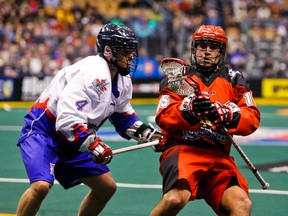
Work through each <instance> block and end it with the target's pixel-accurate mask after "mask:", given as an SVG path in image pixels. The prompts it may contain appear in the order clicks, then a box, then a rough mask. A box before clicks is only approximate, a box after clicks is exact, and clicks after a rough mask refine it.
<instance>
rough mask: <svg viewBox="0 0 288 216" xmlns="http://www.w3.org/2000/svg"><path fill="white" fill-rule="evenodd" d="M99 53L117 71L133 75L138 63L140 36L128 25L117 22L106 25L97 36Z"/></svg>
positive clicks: (124, 74) (123, 74) (121, 73)
mask: <svg viewBox="0 0 288 216" xmlns="http://www.w3.org/2000/svg"><path fill="white" fill-rule="evenodd" d="M97 49H98V52H99V54H100V55H101V56H102V57H103V58H104V59H105V60H106V61H107V62H108V64H109V66H110V67H111V68H113V67H115V68H117V72H118V73H119V74H120V75H122V76H126V75H128V74H129V73H130V74H131V76H133V74H134V73H135V72H136V69H137V65H138V38H137V37H136V35H135V33H134V32H133V31H132V30H131V29H130V28H128V27H127V26H119V25H115V24H106V25H104V26H103V27H102V28H101V30H100V32H99V34H98V38H97Z"/></svg>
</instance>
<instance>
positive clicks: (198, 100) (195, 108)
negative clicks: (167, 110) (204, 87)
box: [180, 91, 213, 118]
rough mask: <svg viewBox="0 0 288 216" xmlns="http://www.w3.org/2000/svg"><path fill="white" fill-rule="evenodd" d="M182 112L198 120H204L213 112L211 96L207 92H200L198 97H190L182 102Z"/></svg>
mask: <svg viewBox="0 0 288 216" xmlns="http://www.w3.org/2000/svg"><path fill="white" fill-rule="evenodd" d="M180 110H181V111H182V112H185V111H186V112H187V111H188V112H189V113H190V114H191V115H192V116H194V117H197V118H204V117H206V115H207V114H208V113H209V112H211V111H212V110H213V107H212V103H211V101H210V97H209V94H208V93H207V92H204V91H203V92H199V93H198V94H197V96H195V95H188V96H187V97H185V98H184V99H183V101H182V104H181V106H180Z"/></svg>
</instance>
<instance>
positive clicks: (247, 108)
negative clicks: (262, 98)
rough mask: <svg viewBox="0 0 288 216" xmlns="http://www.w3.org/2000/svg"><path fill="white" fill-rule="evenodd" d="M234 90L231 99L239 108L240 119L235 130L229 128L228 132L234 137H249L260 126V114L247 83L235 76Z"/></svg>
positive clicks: (233, 81)
mask: <svg viewBox="0 0 288 216" xmlns="http://www.w3.org/2000/svg"><path fill="white" fill-rule="evenodd" d="M232 85H233V89H234V95H233V99H234V101H232V102H234V103H235V104H236V105H237V106H238V107H239V108H240V118H239V122H238V124H237V126H236V127H235V128H230V129H229V132H230V133H233V134H235V135H242V136H245V135H249V134H251V133H253V132H254V131H255V130H256V129H257V128H258V127H259V125H260V119H261V114H260V111H259V109H258V107H257V105H256V103H255V100H254V98H253V92H252V91H251V90H250V89H249V83H248V81H247V80H246V79H245V78H244V77H243V76H242V74H237V75H236V76H235V77H234V78H233V79H232Z"/></svg>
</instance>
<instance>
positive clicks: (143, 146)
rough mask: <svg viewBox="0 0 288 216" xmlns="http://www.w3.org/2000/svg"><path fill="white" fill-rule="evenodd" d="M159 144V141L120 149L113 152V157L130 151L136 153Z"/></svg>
mask: <svg viewBox="0 0 288 216" xmlns="http://www.w3.org/2000/svg"><path fill="white" fill-rule="evenodd" d="M158 144H159V140H155V141H152V142H148V143H143V144H138V145H134V146H128V147H124V148H120V149H115V150H113V151H112V153H113V155H116V154H120V153H124V152H128V151H134V150H137V149H142V148H147V147H152V146H155V145H158Z"/></svg>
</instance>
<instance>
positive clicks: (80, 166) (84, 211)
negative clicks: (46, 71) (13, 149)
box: [16, 24, 161, 216]
mask: <svg viewBox="0 0 288 216" xmlns="http://www.w3.org/2000/svg"><path fill="white" fill-rule="evenodd" d="M137 47H138V39H137V37H136V35H135V33H134V32H133V31H132V30H131V29H130V28H128V27H126V26H119V25H114V24H106V25H104V26H103V27H102V29H101V30H100V32H99V35H98V38H97V49H98V52H99V53H98V54H97V55H94V56H88V57H86V58H84V59H82V60H80V61H79V62H77V63H75V64H73V65H70V66H67V67H64V68H63V69H62V70H60V71H59V72H58V73H57V75H56V76H55V78H54V79H53V80H52V82H51V84H50V85H49V86H48V87H47V88H46V89H45V90H44V91H43V93H42V94H41V95H40V97H39V98H38V99H37V101H36V102H35V103H34V105H33V106H32V107H31V108H30V109H29V112H28V113H27V115H26V116H25V118H24V120H25V123H24V126H23V128H22V131H21V134H20V138H19V140H18V144H17V145H18V146H19V147H20V152H21V155H22V159H23V162H24V165H25V168H26V172H27V175H28V177H29V180H30V187H29V188H28V189H27V190H26V191H25V192H24V194H23V195H22V197H21V199H20V201H19V203H18V207H17V213H16V214H17V216H23V215H25V216H26V215H29V216H30V215H36V213H37V212H38V210H39V209H40V206H41V203H42V201H43V200H44V199H45V197H46V196H47V194H48V193H49V191H50V189H51V188H52V186H53V183H54V180H55V179H57V180H58V182H59V183H60V184H61V185H62V186H63V187H64V188H65V189H68V188H71V187H73V186H76V185H79V184H80V183H83V184H85V185H87V186H88V187H89V188H90V191H89V193H88V194H87V196H86V197H85V198H84V199H83V201H82V203H81V205H80V208H79V211H78V215H79V216H81V215H98V214H99V213H100V212H101V211H102V210H103V208H104V207H105V205H106V204H107V202H108V201H109V200H110V198H111V197H112V196H113V194H114V193H115V191H116V183H115V181H114V179H113V177H112V175H111V173H110V171H109V168H108V167H107V165H106V164H107V163H109V162H110V161H111V159H112V156H113V153H112V150H111V148H110V147H109V146H108V145H107V144H105V143H103V142H102V140H101V138H100V137H98V135H97V130H98V129H99V128H100V127H101V125H102V124H103V123H104V122H105V121H106V120H107V119H109V121H110V122H111V123H112V124H113V125H114V127H115V130H116V131H117V132H118V133H119V134H120V135H121V136H122V137H124V138H126V139H131V138H133V139H135V140H137V141H138V142H139V143H144V142H150V141H154V140H157V139H160V137H161V134H160V132H159V131H158V130H156V129H154V128H153V127H152V126H151V125H146V124H144V123H143V122H141V120H140V119H139V117H138V116H137V114H136V113H135V110H134V109H133V107H132V105H131V103H130V100H131V98H132V81H131V77H130V74H131V73H135V71H136V68H137V63H138V48H137Z"/></svg>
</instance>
